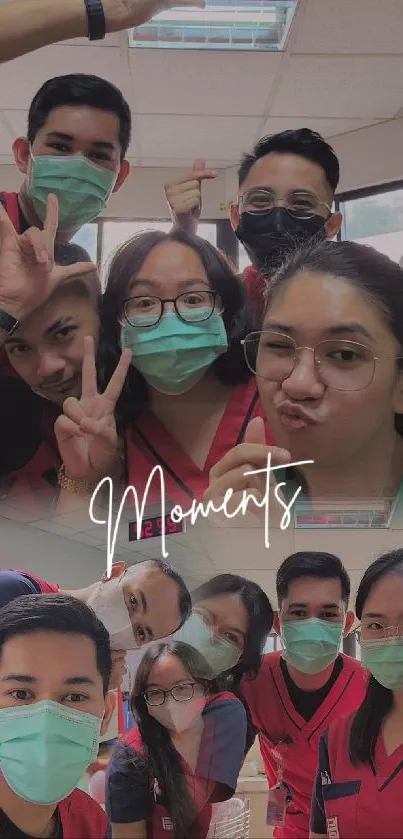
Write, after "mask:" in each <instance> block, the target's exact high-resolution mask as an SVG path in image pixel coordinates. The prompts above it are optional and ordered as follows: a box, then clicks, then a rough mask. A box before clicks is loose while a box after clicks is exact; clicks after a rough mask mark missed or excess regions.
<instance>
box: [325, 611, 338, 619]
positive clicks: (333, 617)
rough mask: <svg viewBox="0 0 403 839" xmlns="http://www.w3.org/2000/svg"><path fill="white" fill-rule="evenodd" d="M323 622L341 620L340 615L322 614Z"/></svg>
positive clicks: (332, 613) (333, 613)
mask: <svg viewBox="0 0 403 839" xmlns="http://www.w3.org/2000/svg"><path fill="white" fill-rule="evenodd" d="M321 619H322V620H338V619H340V615H338V614H336V613H335V612H322V613H321Z"/></svg>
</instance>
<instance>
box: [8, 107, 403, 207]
mask: <svg viewBox="0 0 403 839" xmlns="http://www.w3.org/2000/svg"><path fill="white" fill-rule="evenodd" d="M302 122H303V120H302ZM330 142H331V143H332V145H333V146H334V149H335V151H336V152H337V154H338V155H339V158H340V164H341V180H340V187H339V191H340V192H345V191H347V190H352V189H359V188H361V187H366V186H373V185H376V184H381V183H387V182H389V181H394V180H400V179H402V178H403V158H402V148H403V117H402V118H401V119H396V120H390V121H388V122H384V123H381V124H378V125H374V126H371V127H369V128H362V129H360V130H357V131H352V132H349V133H348V134H342V135H339V136H338V137H334V138H331V139H330ZM207 165H208V161H207ZM181 171H183V170H180V169H157V168H155V169H147V168H136V167H133V170H132V174H131V176H130V178H129V181H128V183H127V184H126V185H125V186H124V187H123V189H122V190H121V192H120V193H119V194H118V195H116V196H115V197H114V198H113V199H112V201H111V202H110V204H109V206H108V210H107V213H106V214H105V215H107V216H108V218H121V219H130V218H144V219H157V218H167V217H168V211H167V207H166V202H165V196H164V183H165V182H166V181H167V180H169V179H173V178H176V177H178V176H179V175H180V174H181ZM20 183H21V176H20V174H19V172H18V171H17V169H16V168H15V167H14V166H12V165H8V164H7V165H5V164H3V165H0V189H2V190H6V191H7V190H10V191H12V190H17V189H18V187H19V185H20ZM236 195H237V174H236V167H231V168H229V169H222V170H220V172H219V173H218V177H217V179H216V180H214V181H208V182H206V183H205V184H204V185H203V218H205V219H216V218H217V219H218V218H226V217H227V210H226V206H225V205H226V204H227V203H228V201H231V200H234V199H235V198H236Z"/></svg>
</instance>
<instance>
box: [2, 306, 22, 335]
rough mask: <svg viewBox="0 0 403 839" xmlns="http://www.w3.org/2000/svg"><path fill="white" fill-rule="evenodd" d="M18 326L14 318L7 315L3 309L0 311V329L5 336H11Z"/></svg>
mask: <svg viewBox="0 0 403 839" xmlns="http://www.w3.org/2000/svg"><path fill="white" fill-rule="evenodd" d="M18 325H19V321H18V320H17V319H16V318H14V317H13V316H12V315H9V314H8V312H5V311H4V309H0V329H1V331H2V332H5V333H6V335H12V334H13V332H14V331H15V330H16V329H17V326H18Z"/></svg>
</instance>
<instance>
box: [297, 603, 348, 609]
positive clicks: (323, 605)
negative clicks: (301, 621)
mask: <svg viewBox="0 0 403 839" xmlns="http://www.w3.org/2000/svg"><path fill="white" fill-rule="evenodd" d="M288 608H289V609H296V608H298V609H307V608H309V604H308V603H290V604H289V606H288ZM318 608H319V609H340V605H339V603H320V604H319V607H318Z"/></svg>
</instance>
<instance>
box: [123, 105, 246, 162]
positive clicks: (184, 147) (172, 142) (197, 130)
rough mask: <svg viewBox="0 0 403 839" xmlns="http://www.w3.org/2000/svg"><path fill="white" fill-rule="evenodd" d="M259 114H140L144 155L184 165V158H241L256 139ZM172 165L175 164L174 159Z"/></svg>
mask: <svg viewBox="0 0 403 839" xmlns="http://www.w3.org/2000/svg"><path fill="white" fill-rule="evenodd" d="M259 122H260V120H259V119H258V118H256V117H225V116H223V117H217V116H211V117H209V118H208V119H206V117H204V116H203V117H202V116H193V117H190V116H156V115H151V114H150V115H144V116H143V115H142V116H139V117H138V130H139V134H140V147H141V156H142V157H143V156H147V157H148V156H149V157H154V158H157V157H164V158H165V159H166V158H167V156H168V152H171V154H172V161H174V160H175V161H176V164H177V165H180V161H181V160H183V159H189V158H190V157H193V159H195V158H197V157H205V158H208V159H210V158H219V157H221V155H222V154H223V152H224V151H225V154H226V156H227V159H228V160H235V161H237V160H238V159H239V157H240V155H241V154H242V152H243V151H244V150H245V149H248V148H249V147H250V146H251V145H252V144H253V142H254V138H255V135H256V131H257V130H258V127H259ZM172 165H175V164H174V162H172Z"/></svg>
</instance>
